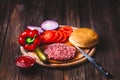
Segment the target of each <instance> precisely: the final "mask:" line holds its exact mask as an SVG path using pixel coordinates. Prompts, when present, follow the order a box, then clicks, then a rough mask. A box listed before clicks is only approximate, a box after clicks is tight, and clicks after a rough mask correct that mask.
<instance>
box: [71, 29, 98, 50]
mask: <svg viewBox="0 0 120 80" xmlns="http://www.w3.org/2000/svg"><path fill="white" fill-rule="evenodd" d="M69 41H70V42H71V43H72V44H73V45H76V46H78V47H80V48H90V47H93V46H95V45H96V44H97V43H98V42H99V36H98V34H97V33H96V32H95V31H94V30H92V29H90V28H78V29H75V30H74V31H73V32H72V33H71V35H70V37H69Z"/></svg>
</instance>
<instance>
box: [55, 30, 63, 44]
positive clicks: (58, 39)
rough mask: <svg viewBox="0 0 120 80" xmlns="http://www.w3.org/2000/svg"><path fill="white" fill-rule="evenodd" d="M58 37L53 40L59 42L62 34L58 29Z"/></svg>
mask: <svg viewBox="0 0 120 80" xmlns="http://www.w3.org/2000/svg"><path fill="white" fill-rule="evenodd" d="M58 34H59V37H58V38H57V39H56V40H55V42H60V41H61V40H62V38H63V34H62V32H61V31H59V30H58Z"/></svg>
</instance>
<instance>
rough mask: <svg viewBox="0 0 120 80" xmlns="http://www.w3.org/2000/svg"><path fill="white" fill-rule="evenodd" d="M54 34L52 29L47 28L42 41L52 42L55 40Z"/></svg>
mask: <svg viewBox="0 0 120 80" xmlns="http://www.w3.org/2000/svg"><path fill="white" fill-rule="evenodd" d="M53 37H54V34H53V32H52V31H51V30H46V31H45V32H44V33H43V34H42V35H41V39H42V43H51V42H52V40H53Z"/></svg>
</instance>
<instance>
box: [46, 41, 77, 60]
mask: <svg viewBox="0 0 120 80" xmlns="http://www.w3.org/2000/svg"><path fill="white" fill-rule="evenodd" d="M44 53H45V54H46V55H47V57H48V58H49V59H53V60H60V61H62V60H69V59H72V58H74V56H75V53H76V49H75V48H74V47H73V46H68V45H66V44H64V43H53V44H50V45H48V46H47V47H46V49H45V50H44Z"/></svg>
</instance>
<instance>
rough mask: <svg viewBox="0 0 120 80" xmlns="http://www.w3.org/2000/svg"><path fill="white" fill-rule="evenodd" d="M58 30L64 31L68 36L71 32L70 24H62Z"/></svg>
mask: <svg viewBox="0 0 120 80" xmlns="http://www.w3.org/2000/svg"><path fill="white" fill-rule="evenodd" d="M59 30H60V31H62V32H64V33H65V34H66V35H67V37H69V36H70V34H71V33H72V32H73V29H72V28H71V26H62V27H60V28H59Z"/></svg>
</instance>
